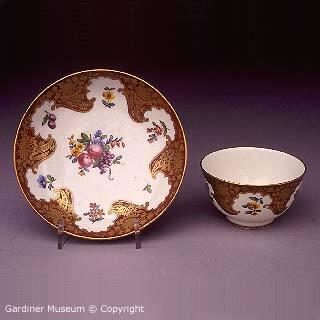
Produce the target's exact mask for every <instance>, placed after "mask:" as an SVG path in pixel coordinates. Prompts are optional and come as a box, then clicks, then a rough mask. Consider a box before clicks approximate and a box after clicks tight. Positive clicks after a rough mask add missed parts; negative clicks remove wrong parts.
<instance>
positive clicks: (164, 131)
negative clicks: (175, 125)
mask: <svg viewBox="0 0 320 320" xmlns="http://www.w3.org/2000/svg"><path fill="white" fill-rule="evenodd" d="M160 123H161V125H162V127H163V135H164V136H166V135H167V133H168V128H167V126H166V124H165V123H164V122H163V121H161V120H160Z"/></svg>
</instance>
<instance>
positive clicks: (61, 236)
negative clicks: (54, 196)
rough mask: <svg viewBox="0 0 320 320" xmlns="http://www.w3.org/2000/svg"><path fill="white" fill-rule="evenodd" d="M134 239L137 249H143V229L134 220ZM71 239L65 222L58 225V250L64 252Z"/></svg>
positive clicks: (137, 221) (61, 221)
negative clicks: (65, 227)
mask: <svg viewBox="0 0 320 320" xmlns="http://www.w3.org/2000/svg"><path fill="white" fill-rule="evenodd" d="M133 227H134V237H135V242H136V249H141V229H140V224H139V220H138V219H134V220H133ZM68 239H69V235H68V234H66V232H65V230H64V220H60V221H59V223H58V250H62V249H63V247H64V245H65V243H66V242H67V240H68Z"/></svg>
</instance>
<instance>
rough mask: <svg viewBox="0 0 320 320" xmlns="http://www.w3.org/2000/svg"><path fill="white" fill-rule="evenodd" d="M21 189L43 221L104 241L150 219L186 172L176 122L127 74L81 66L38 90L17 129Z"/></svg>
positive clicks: (183, 143)
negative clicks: (63, 224) (39, 91)
mask: <svg viewBox="0 0 320 320" xmlns="http://www.w3.org/2000/svg"><path fill="white" fill-rule="evenodd" d="M14 163H15V169H16V174H17V178H18V182H19V184H20V187H21V189H22V192H23V193H24V195H25V196H26V198H27V200H28V202H29V203H30V205H31V206H32V207H33V209H34V210H35V211H36V212H37V213H38V214H39V215H40V216H41V217H42V218H43V219H45V220H46V221H47V222H48V223H49V224H51V225H52V226H54V227H57V226H58V223H59V221H61V220H63V221H64V222H65V229H66V232H67V233H69V234H71V235H74V236H78V237H83V238H89V239H113V238H118V237H122V236H126V235H129V234H131V233H133V232H134V226H133V221H134V220H135V219H138V221H139V223H140V226H141V227H142V228H144V227H145V226H147V225H149V224H150V223H152V222H153V221H154V220H156V219H157V218H158V217H159V216H160V215H161V214H162V213H163V212H164V211H165V209H166V208H167V207H168V206H169V205H170V203H171V202H172V200H173V199H174V197H175V195H176V193H177V191H178V189H179V186H180V184H181V182H182V178H183V175H184V171H185V166H186V141H185V136H184V132H183V128H182V125H181V123H180V121H179V119H178V117H177V115H176V113H175V111H174V109H173V108H172V106H171V105H170V104H169V102H168V101H167V100H166V99H165V98H164V97H163V96H162V95H161V94H160V93H159V92H158V91H157V90H156V89H154V88H153V87H152V86H150V85H149V84H147V83H146V82H144V81H143V80H141V79H139V78H137V77H134V76H132V75H129V74H126V73H122V72H118V71H110V70H90V71H82V72H79V73H75V74H72V75H69V76H67V77H65V78H63V79H61V80H58V81H57V82H55V83H53V84H52V85H50V86H49V87H48V88H46V89H45V90H44V91H43V92H42V93H41V94H40V95H39V96H38V97H37V98H36V99H35V100H34V101H33V102H32V103H31V105H30V106H29V108H28V109H27V111H26V113H25V115H24V116H23V118H22V120H21V123H20V126H19V128H18V131H17V135H16V140H15V150H14Z"/></svg>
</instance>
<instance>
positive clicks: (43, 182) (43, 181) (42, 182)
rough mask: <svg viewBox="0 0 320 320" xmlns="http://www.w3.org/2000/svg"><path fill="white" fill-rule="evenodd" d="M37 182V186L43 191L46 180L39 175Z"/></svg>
mask: <svg viewBox="0 0 320 320" xmlns="http://www.w3.org/2000/svg"><path fill="white" fill-rule="evenodd" d="M37 182H38V184H39V187H41V188H43V189H45V188H46V186H47V178H46V177H45V176H43V175H41V174H40V175H39V177H38V179H37Z"/></svg>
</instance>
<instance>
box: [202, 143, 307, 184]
mask: <svg viewBox="0 0 320 320" xmlns="http://www.w3.org/2000/svg"><path fill="white" fill-rule="evenodd" d="M201 165H202V168H203V170H204V171H206V172H207V173H208V174H210V175H212V176H214V177H216V178H218V179H221V180H224V181H228V182H233V183H237V184H245V185H255V186H259V185H270V184H278V183H283V182H288V181H292V180H294V179H297V178H299V177H300V176H301V175H303V174H304V172H305V169H306V168H305V165H304V163H303V162H302V161H301V160H299V159H298V158H296V157H294V156H292V155H290V154H287V153H284V152H281V151H276V150H271V149H264V148H254V147H238V148H230V149H224V150H219V151H215V152H212V153H210V154H208V155H207V156H205V157H204V158H203V160H202V162H201Z"/></svg>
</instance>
